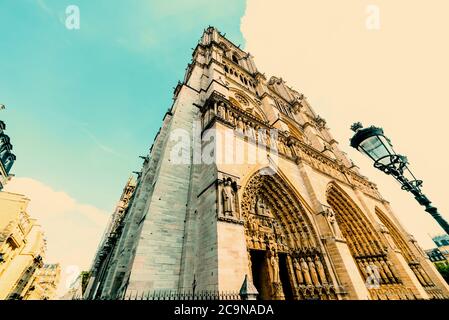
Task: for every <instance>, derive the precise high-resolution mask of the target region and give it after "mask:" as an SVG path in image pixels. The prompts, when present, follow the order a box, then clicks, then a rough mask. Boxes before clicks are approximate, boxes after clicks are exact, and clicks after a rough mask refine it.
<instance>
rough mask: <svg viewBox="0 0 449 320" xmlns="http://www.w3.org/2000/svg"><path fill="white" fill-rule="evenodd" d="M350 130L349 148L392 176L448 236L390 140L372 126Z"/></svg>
mask: <svg viewBox="0 0 449 320" xmlns="http://www.w3.org/2000/svg"><path fill="white" fill-rule="evenodd" d="M351 130H352V131H354V132H355V134H354V136H353V137H352V138H351V139H350V142H351V147H353V148H355V149H357V150H358V151H360V152H361V153H363V154H365V155H367V156H368V157H369V158H371V160H373V161H374V167H375V168H377V169H379V170H381V171H383V172H384V173H386V174H388V175H391V176H393V177H394V178H395V179H396V180H397V181H398V182H399V183H400V184H401V188H402V190H405V191H408V192H411V193H412V194H413V195H414V196H415V199H416V201H418V203H419V204H420V205H422V206H424V207H426V209H425V210H426V211H427V212H428V213H430V215H431V216H432V217H433V218H434V219H435V220H436V221H437V222H438V224H439V225H440V226H441V227H442V228H443V230H444V231H445V232H446V233H447V234H449V223H448V222H447V221H446V220H445V219H444V218H443V217H442V216H441V215H440V214H439V213H438V209H437V208H435V207H434V206H432V205H431V202H430V200H429V199H428V198H427V197H426V196H425V195H424V194H423V193H422V191H421V186H422V183H423V182H422V180H418V179H416V177H415V176H414V175H413V173H412V172H411V171H410V169H409V168H408V164H409V162H408V160H407V157H405V156H402V155H399V154H397V153H396V152H395V151H394V150H393V145H392V144H391V141H390V139H388V138H387V137H386V136H385V135H384V131H383V129H382V128H377V127H374V126H371V127H368V128H363V125H362V124H361V123H360V122H357V123H354V124H353V125H352V126H351Z"/></svg>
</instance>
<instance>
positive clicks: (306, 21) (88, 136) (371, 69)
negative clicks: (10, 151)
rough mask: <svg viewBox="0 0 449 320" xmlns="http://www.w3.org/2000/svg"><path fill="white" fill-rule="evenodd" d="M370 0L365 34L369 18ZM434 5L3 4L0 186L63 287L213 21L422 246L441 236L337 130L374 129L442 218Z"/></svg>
mask: <svg viewBox="0 0 449 320" xmlns="http://www.w3.org/2000/svg"><path fill="white" fill-rule="evenodd" d="M373 4H374V5H376V6H377V7H376V8H378V9H379V10H378V13H379V17H380V20H379V21H380V25H379V26H380V28H379V29H374V30H373V29H369V28H367V25H366V21H367V18H369V17H370V14H371V11H367V8H368V5H373ZM68 5H77V6H78V7H79V9H80V29H79V30H69V29H67V28H66V25H65V20H66V13H65V10H66V8H67V6H68ZM447 12H449V3H447V1H445V0H434V1H433V2H432V5H429V4H428V3H427V2H425V1H423V0H420V1H414V2H413V3H411V2H410V1H405V0H396V1H386V0H373V1H364V0H346V1H345V2H344V5H343V4H342V3H341V2H337V1H324V0H314V1H306V0H291V1H287V0H278V1H267V0H248V1H243V0H228V1H207V0H196V1H163V0H160V1H156V0H133V1H119V0H95V1H89V0H71V1H65V0H17V1H11V0H0V39H1V43H0V49H1V50H0V75H1V76H0V103H2V104H5V105H6V110H1V111H0V118H1V119H2V120H3V121H5V122H6V125H7V131H6V132H7V134H8V135H9V136H10V137H11V141H12V143H13V145H14V153H15V154H16V155H17V161H16V163H15V165H14V167H13V173H14V174H15V177H14V178H13V179H12V180H11V182H10V183H9V184H8V185H7V188H6V190H8V191H11V192H17V193H22V194H25V195H27V196H28V197H29V198H30V199H31V203H30V213H31V214H32V215H33V216H34V217H36V218H38V219H39V221H40V222H41V224H42V226H43V228H44V230H45V232H46V236H47V240H48V241H47V243H48V252H47V259H48V260H49V261H48V262H61V263H62V265H63V274H64V279H63V283H64V284H63V288H64V287H65V285H66V282H67V281H69V280H68V279H71V276H72V274H73V272H72V271H73V270H74V269H73V268H72V267H73V266H76V267H77V268H78V269H79V270H84V269H87V268H88V267H89V266H90V263H91V259H92V257H93V254H94V252H95V250H96V248H97V245H98V242H99V240H100V238H101V236H102V234H103V230H104V228H105V225H106V222H107V220H108V218H109V216H110V214H111V213H112V211H113V209H114V207H115V204H116V203H117V201H118V199H119V196H120V194H121V191H122V188H123V186H124V184H125V183H126V181H127V179H128V177H129V175H130V174H131V172H132V171H138V170H139V169H140V167H141V163H142V162H141V161H142V160H141V159H139V156H140V155H146V154H147V153H148V150H149V148H150V146H151V144H152V141H153V138H154V136H155V134H156V132H157V131H158V129H159V127H160V125H161V123H162V118H163V115H164V114H165V112H166V111H167V110H168V109H169V108H170V106H171V103H172V94H173V88H174V87H175V86H176V84H177V82H178V80H182V79H183V76H184V71H185V68H186V66H187V63H188V62H189V61H190V58H191V53H192V48H194V47H195V46H196V44H197V42H198V40H199V38H200V36H201V34H202V32H203V30H204V29H205V28H206V27H207V26H209V25H213V26H215V27H217V28H218V29H219V30H220V31H222V32H224V33H226V35H227V37H228V38H229V39H231V40H232V41H233V42H234V43H236V44H241V45H242V47H243V48H244V49H245V50H248V51H249V52H251V54H252V55H253V56H255V62H256V65H257V66H258V68H259V69H260V70H261V71H262V72H265V73H266V74H267V76H271V75H276V76H281V77H283V79H284V80H286V81H287V84H289V85H291V86H293V87H294V88H295V89H297V90H298V91H300V92H302V93H304V94H305V95H306V96H307V97H308V100H309V102H310V103H311V104H312V107H313V108H314V109H315V111H316V112H317V113H318V114H320V116H322V117H323V118H325V119H326V120H327V124H328V126H329V127H330V128H331V132H332V133H333V134H334V137H335V138H336V140H338V141H339V142H340V147H341V148H342V149H343V150H344V151H346V152H347V153H348V155H349V157H350V158H352V159H353V160H354V161H355V162H356V164H357V165H358V166H359V167H360V169H361V172H362V173H363V174H364V175H366V176H368V177H369V178H370V179H371V180H372V181H374V182H376V183H377V184H378V186H379V189H380V191H381V192H382V194H383V195H384V196H385V198H386V199H387V200H390V202H391V205H392V207H393V209H394V210H395V212H396V213H397V215H398V216H399V218H400V219H401V221H402V222H403V223H404V225H405V227H406V228H407V229H408V230H409V231H410V232H411V233H413V234H415V236H416V238H417V239H418V240H419V241H420V243H421V245H422V246H423V247H431V246H432V242H431V241H430V238H429V234H435V233H439V232H440V230H439V229H438V227H437V226H436V224H435V223H434V222H433V220H432V219H431V218H430V217H428V215H427V213H425V212H424V211H423V209H422V208H421V207H420V206H419V205H418V204H417V203H416V202H415V200H414V199H413V198H412V196H411V195H410V194H407V193H405V192H403V191H401V190H400V187H399V186H398V185H397V184H395V183H394V181H392V178H391V177H387V176H384V175H382V173H380V172H377V171H376V170H375V169H373V168H372V164H371V163H370V162H369V160H368V159H365V158H363V157H362V156H361V155H360V154H358V152H357V151H356V150H352V149H350V147H349V146H348V140H349V138H350V137H351V136H352V132H351V131H350V130H349V127H350V125H351V124H352V123H353V122H355V121H362V122H363V123H364V124H365V125H371V124H376V125H379V126H382V127H383V128H384V129H385V132H386V133H387V135H388V136H389V137H390V138H391V139H392V141H393V144H394V145H395V148H396V150H397V151H398V152H401V153H403V154H406V155H407V156H408V158H409V160H410V162H411V163H412V169H413V171H414V172H415V174H416V175H417V176H418V177H419V178H421V179H423V180H424V191H425V192H426V194H427V195H428V196H429V198H430V199H431V200H432V201H434V204H435V205H436V206H437V207H438V208H439V209H440V211H441V212H442V213H443V214H444V215H445V216H446V218H448V214H449V199H448V198H447V192H446V187H445V181H447V180H448V179H449V171H448V170H444V169H445V168H444V163H445V160H444V158H445V157H446V156H447V155H448V151H447V150H446V149H445V148H444V147H445V145H446V143H445V139H446V137H447V132H446V130H445V129H446V119H447V118H448V117H447V116H448V115H449V114H448V113H449V112H448V106H447V103H448V102H447V99H446V97H445V93H446V92H447V85H448V81H447V75H448V74H449V60H448V59H447V57H448V56H449V45H448V44H447V41H445V39H447V30H449V20H447V19H446V17H445V14H446V13H447ZM448 219H449V218H448ZM69 282H70V281H69Z"/></svg>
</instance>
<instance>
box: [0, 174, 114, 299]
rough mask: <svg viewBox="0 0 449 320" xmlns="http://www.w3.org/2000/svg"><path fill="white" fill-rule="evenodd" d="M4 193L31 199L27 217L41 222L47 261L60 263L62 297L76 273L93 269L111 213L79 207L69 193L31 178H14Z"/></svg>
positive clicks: (93, 207)
mask: <svg viewBox="0 0 449 320" xmlns="http://www.w3.org/2000/svg"><path fill="white" fill-rule="evenodd" d="M5 191H7V192H13V193H19V194H23V195H25V196H26V197H28V198H29V199H30V204H29V206H28V213H29V214H30V215H31V216H32V217H33V218H36V219H37V220H38V222H39V224H40V225H41V226H42V228H43V230H44V232H45V236H46V239H47V253H46V257H45V261H46V262H48V263H56V262H59V263H61V266H62V278H61V284H60V287H59V293H60V294H62V293H64V292H65V291H66V290H67V285H68V282H70V280H73V279H72V278H73V270H74V269H77V270H79V271H82V270H87V269H89V268H90V264H91V262H92V259H93V256H94V254H95V252H96V249H97V247H98V244H99V242H100V239H101V237H102V235H103V232H104V230H105V228H106V224H107V222H108V219H109V217H110V213H109V212H106V211H104V210H102V209H99V208H96V207H95V206H92V205H90V204H85V203H80V202H78V201H77V200H76V199H74V198H73V197H71V196H70V195H69V194H67V193H66V192H64V191H57V190H54V189H53V188H51V187H50V186H47V185H45V184H44V183H42V182H40V181H37V180H34V179H32V178H26V177H16V178H13V179H12V180H11V181H10V182H9V183H8V184H7V185H6V188H5Z"/></svg>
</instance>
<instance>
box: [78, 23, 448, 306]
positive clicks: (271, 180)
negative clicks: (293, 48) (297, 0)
mask: <svg viewBox="0 0 449 320" xmlns="http://www.w3.org/2000/svg"><path fill="white" fill-rule="evenodd" d="M298 57H300V54H298ZM275 58H276V57H273V59H275ZM173 98H174V102H173V105H172V106H171V108H170V110H169V111H168V112H167V113H166V115H165V117H164V119H163V121H162V126H161V129H160V130H159V133H158V134H157V136H156V138H155V141H154V143H153V146H152V147H151V150H150V152H149V155H148V156H147V157H144V163H143V166H142V169H141V172H140V173H139V175H138V180H137V183H136V184H135V186H134V187H133V188H135V190H133V195H132V197H130V199H129V203H127V209H126V210H125V211H124V212H126V214H124V215H123V216H122V218H121V219H120V223H119V224H118V225H120V232H117V233H115V235H114V237H113V239H112V242H109V241H108V240H104V241H103V243H105V244H104V245H101V247H100V251H99V254H98V255H97V258H96V259H95V262H94V268H93V270H94V272H93V274H95V275H94V276H93V278H92V279H91V281H92V282H91V283H90V287H89V293H88V294H87V295H86V297H87V298H122V297H126V296H135V295H137V294H139V295H140V294H150V293H151V292H154V291H157V292H160V291H189V290H190V291H191V290H196V292H201V291H218V292H225V291H233V292H235V291H238V290H239V289H240V288H241V286H242V283H243V282H244V279H248V281H247V282H245V286H247V287H248V286H252V285H254V286H255V287H256V288H257V291H258V296H259V298H260V299H336V300H345V299H389V300H395V299H439V298H445V297H449V287H448V285H447V284H446V282H445V281H444V280H443V278H442V277H441V275H440V274H439V273H438V271H437V270H436V269H435V267H434V266H433V264H432V263H431V262H430V261H429V258H428V257H427V255H426V254H425V253H424V251H423V250H422V249H421V248H420V247H419V246H418V244H417V242H416V240H414V238H413V237H412V236H411V235H410V234H409V233H408V232H407V231H406V230H405V229H404V227H403V226H402V225H401V223H400V222H399V220H398V219H397V217H396V215H395V214H394V212H393V211H392V209H391V207H390V205H389V203H388V201H387V200H385V199H384V198H383V197H382V196H381V195H380V193H379V191H378V189H377V187H376V185H375V184H374V183H373V182H371V181H370V180H369V179H368V178H367V177H365V176H363V175H362V174H361V173H360V172H359V171H358V169H357V167H356V166H355V165H354V164H353V163H352V161H351V160H350V159H348V157H347V155H346V154H345V153H344V152H343V151H342V150H341V149H340V147H339V144H338V142H337V141H336V140H335V139H334V138H333V137H332V135H331V133H330V131H329V128H328V126H327V123H326V121H325V120H324V119H323V118H322V117H320V116H319V115H318V114H317V113H316V112H315V110H314V109H313V108H312V106H311V105H310V103H309V102H308V100H307V98H306V97H305V96H304V95H303V94H302V93H300V92H298V91H296V90H295V89H293V88H291V87H289V86H288V85H287V84H286V83H285V81H284V80H283V79H282V78H281V77H274V76H273V77H271V78H267V77H266V76H265V74H263V73H262V72H261V71H260V70H259V69H258V68H257V67H256V65H255V62H254V59H253V57H252V56H251V55H250V54H249V53H248V52H244V51H243V50H242V49H241V48H240V47H239V46H236V45H234V44H233V43H232V42H231V41H230V40H229V39H227V38H225V37H224V36H223V35H222V34H221V33H220V32H219V31H218V30H217V29H215V28H213V27H209V28H208V29H207V30H205V31H204V33H203V35H202V37H201V39H200V41H199V43H198V45H197V46H196V48H195V49H194V51H193V55H192V61H191V62H190V63H189V65H188V66H187V70H186V73H185V77H184V79H183V81H182V82H179V83H178V85H177V86H176V88H175V91H174V97H173ZM341 107H342V108H343V106H341ZM341 112H343V110H342V111H341ZM112 229H114V228H112ZM108 230H109V229H108ZM112 234H114V233H112ZM107 237H109V236H108V234H107ZM109 243H111V245H108V244H109ZM249 282H251V283H252V284H250V283H249Z"/></svg>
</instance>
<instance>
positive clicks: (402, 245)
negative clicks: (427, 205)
mask: <svg viewBox="0 0 449 320" xmlns="http://www.w3.org/2000/svg"><path fill="white" fill-rule="evenodd" d="M376 214H377V216H378V217H379V220H380V221H381V222H382V224H383V226H384V227H385V229H383V233H384V234H385V236H386V237H387V239H388V238H391V239H392V241H393V243H394V245H395V247H396V248H397V249H398V250H400V251H401V254H402V256H403V257H404V259H405V261H407V263H408V265H409V267H410V269H412V271H413V273H414V274H415V276H416V278H417V279H418V280H419V283H420V284H421V285H422V286H423V287H424V289H425V290H426V292H427V293H428V294H429V295H430V296H431V297H432V298H433V299H444V298H445V296H444V294H443V292H442V291H441V289H439V288H438V287H437V286H436V285H435V284H434V283H433V281H432V280H431V279H430V277H429V275H428V274H427V273H426V271H425V270H424V269H423V267H422V265H421V263H420V262H419V259H418V258H417V256H416V255H415V254H414V253H413V251H412V250H411V248H410V246H409V244H408V243H407V241H406V240H405V239H404V237H403V236H402V234H401V232H400V231H399V230H398V228H397V227H396V226H395V225H394V223H393V222H392V221H391V220H390V219H389V218H388V217H387V216H386V215H385V213H383V212H382V211H381V210H380V209H379V208H377V207H376Z"/></svg>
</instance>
